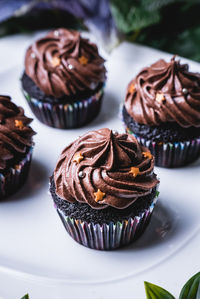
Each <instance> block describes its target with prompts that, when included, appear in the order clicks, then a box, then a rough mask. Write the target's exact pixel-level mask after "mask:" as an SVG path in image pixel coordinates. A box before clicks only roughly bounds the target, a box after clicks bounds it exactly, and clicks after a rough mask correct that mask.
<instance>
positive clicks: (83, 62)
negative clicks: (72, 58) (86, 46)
mask: <svg viewBox="0 0 200 299" xmlns="http://www.w3.org/2000/svg"><path fill="white" fill-rule="evenodd" d="M78 60H79V62H80V64H82V65H86V64H87V63H88V59H87V57H85V56H83V55H82V56H81V57H79V59H78Z"/></svg>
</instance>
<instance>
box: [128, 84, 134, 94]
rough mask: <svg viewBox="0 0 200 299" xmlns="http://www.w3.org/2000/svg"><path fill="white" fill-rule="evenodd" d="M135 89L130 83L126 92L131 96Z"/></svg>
mask: <svg viewBox="0 0 200 299" xmlns="http://www.w3.org/2000/svg"><path fill="white" fill-rule="evenodd" d="M135 90H136V88H135V84H133V83H131V85H130V86H129V88H128V92H129V93H131V94H133V93H134V92H135Z"/></svg>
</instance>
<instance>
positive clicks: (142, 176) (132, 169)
mask: <svg viewBox="0 0 200 299" xmlns="http://www.w3.org/2000/svg"><path fill="white" fill-rule="evenodd" d="M153 168H154V158H153V156H151V154H150V152H147V149H146V148H144V147H141V146H140V145H139V144H138V142H137V140H136V139H135V137H133V136H131V135H128V134H118V133H113V132H112V131H111V130H109V129H101V130H98V131H91V132H88V133H86V134H85V135H83V136H82V137H79V138H78V139H77V140H75V141H74V142H73V143H72V144H70V145H69V146H68V147H66V148H65V149H64V151H63V152H62V154H61V157H60V159H59V161H58V163H57V165H56V168H55V171H54V182H55V187H56V194H57V195H58V196H59V197H60V198H62V199H64V200H67V201H69V202H72V203H73V202H76V201H78V202H82V203H87V204H89V205H90V206H91V207H92V208H94V209H103V208H106V207H108V206H112V207H115V208H117V209H124V208H126V207H128V206H129V205H131V204H132V203H133V202H134V201H136V200H137V199H138V198H140V197H142V196H145V195H147V194H149V193H151V191H152V189H153V188H155V187H156V185H157V184H158V180H157V178H156V175H155V174H154V173H153Z"/></svg>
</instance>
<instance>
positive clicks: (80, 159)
mask: <svg viewBox="0 0 200 299" xmlns="http://www.w3.org/2000/svg"><path fill="white" fill-rule="evenodd" d="M83 159H84V157H83V156H82V154H81V152H78V153H76V154H75V155H74V160H73V162H76V164H79V163H80V162H81V161H82V160H83Z"/></svg>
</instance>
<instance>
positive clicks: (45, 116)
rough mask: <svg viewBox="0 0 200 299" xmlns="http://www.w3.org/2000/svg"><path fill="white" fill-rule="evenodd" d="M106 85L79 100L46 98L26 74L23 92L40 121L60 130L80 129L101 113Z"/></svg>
mask: <svg viewBox="0 0 200 299" xmlns="http://www.w3.org/2000/svg"><path fill="white" fill-rule="evenodd" d="M104 86H105V84H99V86H98V87H97V88H96V90H94V91H93V93H92V92H91V91H90V92H85V93H84V94H82V95H77V98H71V99H70V98H69V97H66V98H65V97H62V98H60V99H56V98H54V97H51V96H46V95H45V94H44V93H43V92H42V91H41V90H40V89H39V88H38V87H37V86H36V85H35V83H34V82H33V81H32V80H31V79H30V78H29V77H28V76H27V75H26V74H25V73H24V74H23V77H22V92H23V94H24V96H25V98H26V100H27V102H28V104H29V106H30V108H31V110H32V112H33V113H34V115H35V116H36V117H37V119H38V120H39V121H41V122H42V123H44V124H45V125H47V126H50V127H53V128H58V129H70V128H78V127H82V126H84V125H86V124H87V123H89V122H91V121H92V120H93V119H94V118H95V117H97V115H98V114H99V112H100V108H101V102H102V97H103V93H104Z"/></svg>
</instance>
